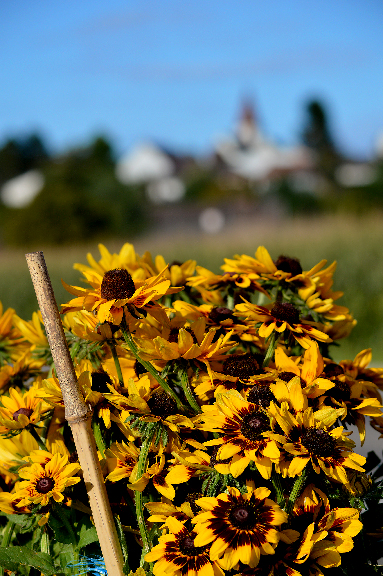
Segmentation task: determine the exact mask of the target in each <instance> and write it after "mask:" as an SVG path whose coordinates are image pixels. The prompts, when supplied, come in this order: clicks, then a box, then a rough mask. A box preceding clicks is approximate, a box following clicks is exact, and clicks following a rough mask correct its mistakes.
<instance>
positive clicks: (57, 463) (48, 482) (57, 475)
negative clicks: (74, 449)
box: [17, 450, 81, 506]
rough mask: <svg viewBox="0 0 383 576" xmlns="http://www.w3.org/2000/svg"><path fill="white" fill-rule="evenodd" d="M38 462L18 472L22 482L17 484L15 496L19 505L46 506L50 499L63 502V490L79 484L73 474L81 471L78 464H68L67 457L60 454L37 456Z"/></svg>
mask: <svg viewBox="0 0 383 576" xmlns="http://www.w3.org/2000/svg"><path fill="white" fill-rule="evenodd" d="M36 452H44V451H39V450H38V451H36ZM38 456H39V458H38V460H39V461H38V462H33V463H32V464H30V465H29V466H26V467H25V468H22V469H21V470H20V472H19V475H20V477H21V478H24V480H23V481H22V482H20V483H19V484H18V487H17V495H18V497H21V500H20V504H21V505H29V504H32V503H33V504H41V505H42V506H46V505H47V504H48V503H49V501H50V499H51V498H53V500H55V501H56V502H62V501H63V500H64V494H63V492H64V490H65V489H66V488H68V487H69V486H73V485H74V484H77V483H78V482H80V478H79V477H75V474H77V472H79V471H80V470H81V467H80V465H79V464H68V456H66V455H63V456H61V455H60V454H54V455H53V454H50V453H49V452H46V453H45V454H38Z"/></svg>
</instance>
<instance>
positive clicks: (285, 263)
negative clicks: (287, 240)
mask: <svg viewBox="0 0 383 576" xmlns="http://www.w3.org/2000/svg"><path fill="white" fill-rule="evenodd" d="M274 264H275V265H276V267H277V268H278V270H282V271H283V272H289V273H290V274H291V276H297V275H298V274H302V266H301V264H300V262H299V260H298V259H297V258H289V257H288V256H282V255H281V256H279V257H278V259H277V260H276V261H275V262H274Z"/></svg>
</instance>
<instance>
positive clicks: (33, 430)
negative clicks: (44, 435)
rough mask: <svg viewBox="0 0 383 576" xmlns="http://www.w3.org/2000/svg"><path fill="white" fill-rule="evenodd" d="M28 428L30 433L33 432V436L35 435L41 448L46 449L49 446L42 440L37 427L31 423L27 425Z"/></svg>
mask: <svg viewBox="0 0 383 576" xmlns="http://www.w3.org/2000/svg"><path fill="white" fill-rule="evenodd" d="M27 430H28V431H29V433H30V434H31V436H33V438H34V439H35V440H36V442H37V444H38V445H39V446H40V448H41V450H46V449H47V447H46V446H45V444H44V442H43V441H42V440H41V438H40V436H39V434H38V432H37V430H36V428H35V427H34V425H33V424H30V425H29V426H28V427H27Z"/></svg>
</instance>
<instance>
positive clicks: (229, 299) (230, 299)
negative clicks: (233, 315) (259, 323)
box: [226, 294, 234, 310]
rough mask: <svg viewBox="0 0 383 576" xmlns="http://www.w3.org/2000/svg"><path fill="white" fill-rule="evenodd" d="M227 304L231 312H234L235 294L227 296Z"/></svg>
mask: <svg viewBox="0 0 383 576" xmlns="http://www.w3.org/2000/svg"><path fill="white" fill-rule="evenodd" d="M226 304H227V307H228V308H229V309H230V310H234V296H233V294H228V295H227V299H226Z"/></svg>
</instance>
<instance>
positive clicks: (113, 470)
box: [106, 442, 140, 482]
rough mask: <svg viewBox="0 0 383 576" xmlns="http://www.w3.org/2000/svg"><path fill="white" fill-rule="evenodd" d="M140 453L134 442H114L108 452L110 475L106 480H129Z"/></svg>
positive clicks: (107, 459)
mask: <svg viewBox="0 0 383 576" xmlns="http://www.w3.org/2000/svg"><path fill="white" fill-rule="evenodd" d="M139 455H140V451H139V449H138V448H137V446H135V444H134V443H133V442H129V444H126V442H114V443H113V444H112V445H111V447H110V448H109V449H108V450H106V461H107V464H108V470H109V474H108V476H107V477H106V480H109V481H110V482H117V481H118V480H121V479H122V478H129V476H130V475H131V473H132V472H133V469H134V467H135V466H136V464H137V462H138V458H139Z"/></svg>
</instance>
